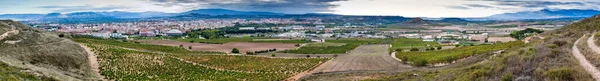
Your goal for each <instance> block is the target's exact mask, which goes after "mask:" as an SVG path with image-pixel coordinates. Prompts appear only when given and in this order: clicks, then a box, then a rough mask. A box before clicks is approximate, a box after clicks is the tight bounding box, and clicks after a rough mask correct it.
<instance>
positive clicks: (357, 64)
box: [313, 45, 410, 73]
mask: <svg viewBox="0 0 600 81" xmlns="http://www.w3.org/2000/svg"><path fill="white" fill-rule="evenodd" d="M387 49H389V45H362V46H359V47H357V48H356V49H355V50H353V51H352V52H350V54H348V55H345V56H340V57H337V58H335V59H333V60H331V61H327V62H325V63H324V64H323V65H321V66H319V67H317V68H316V69H315V70H313V73H324V72H339V71H368V70H377V71H380V70H390V71H391V70H397V69H402V68H409V67H410V66H408V65H404V64H402V63H401V62H399V61H397V60H395V59H394V58H392V57H391V56H390V54H388V53H389V50H387Z"/></svg>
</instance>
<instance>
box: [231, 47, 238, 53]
mask: <svg viewBox="0 0 600 81" xmlns="http://www.w3.org/2000/svg"><path fill="white" fill-rule="evenodd" d="M231 53H240V50H239V49H237V48H233V50H231Z"/></svg>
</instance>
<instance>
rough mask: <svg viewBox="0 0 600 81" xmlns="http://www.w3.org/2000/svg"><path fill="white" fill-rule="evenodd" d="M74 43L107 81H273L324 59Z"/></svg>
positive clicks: (104, 42) (116, 43) (89, 41)
mask: <svg viewBox="0 0 600 81" xmlns="http://www.w3.org/2000/svg"><path fill="white" fill-rule="evenodd" d="M74 40H77V41H80V43H84V44H85V45H86V46H88V47H90V48H92V51H94V52H95V54H96V55H97V56H98V59H99V64H100V66H101V74H102V75H104V76H106V77H107V78H108V79H110V80H118V81H120V80H125V81H128V80H183V81H185V80H210V81H240V80H242V81H277V80H283V79H286V78H288V77H291V76H293V75H295V74H297V73H300V72H303V71H306V70H309V69H311V68H313V67H315V66H316V65H318V64H320V63H322V62H325V61H327V60H328V59H325V58H322V59H321V58H310V59H309V58H299V59H283V58H268V57H254V56H233V55H214V54H218V53H210V52H195V54H179V52H182V51H169V50H166V51H165V50H159V49H154V48H159V47H152V46H147V45H146V44H137V43H130V42H120V41H116V40H101V39H87V38H77V39H74ZM121 47H122V48H121ZM125 48H136V49H144V50H150V51H159V52H166V55H163V54H156V53H150V52H141V51H134V50H127V49H125ZM163 48H167V49H176V48H178V47H173V48H170V47H169V46H166V47H163ZM183 53H191V52H189V51H188V52H183ZM180 59H182V60H185V61H182V60H180ZM186 61H189V62H186ZM192 63H197V64H200V65H194V64H192Z"/></svg>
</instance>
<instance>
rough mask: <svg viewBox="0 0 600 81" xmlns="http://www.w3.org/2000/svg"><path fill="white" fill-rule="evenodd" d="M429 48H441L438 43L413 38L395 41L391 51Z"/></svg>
mask: <svg viewBox="0 0 600 81" xmlns="http://www.w3.org/2000/svg"><path fill="white" fill-rule="evenodd" d="M428 46H441V45H440V43H437V42H425V41H423V39H411V38H399V39H394V43H392V48H391V49H403V48H421V47H428Z"/></svg>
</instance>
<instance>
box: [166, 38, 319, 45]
mask: <svg viewBox="0 0 600 81" xmlns="http://www.w3.org/2000/svg"><path fill="white" fill-rule="evenodd" d="M255 39H276V38H267V37H244V38H221V39H177V40H178V41H182V42H195V43H209V44H224V43H229V42H261V43H309V42H310V41H305V40H260V41H258V40H255Z"/></svg>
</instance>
